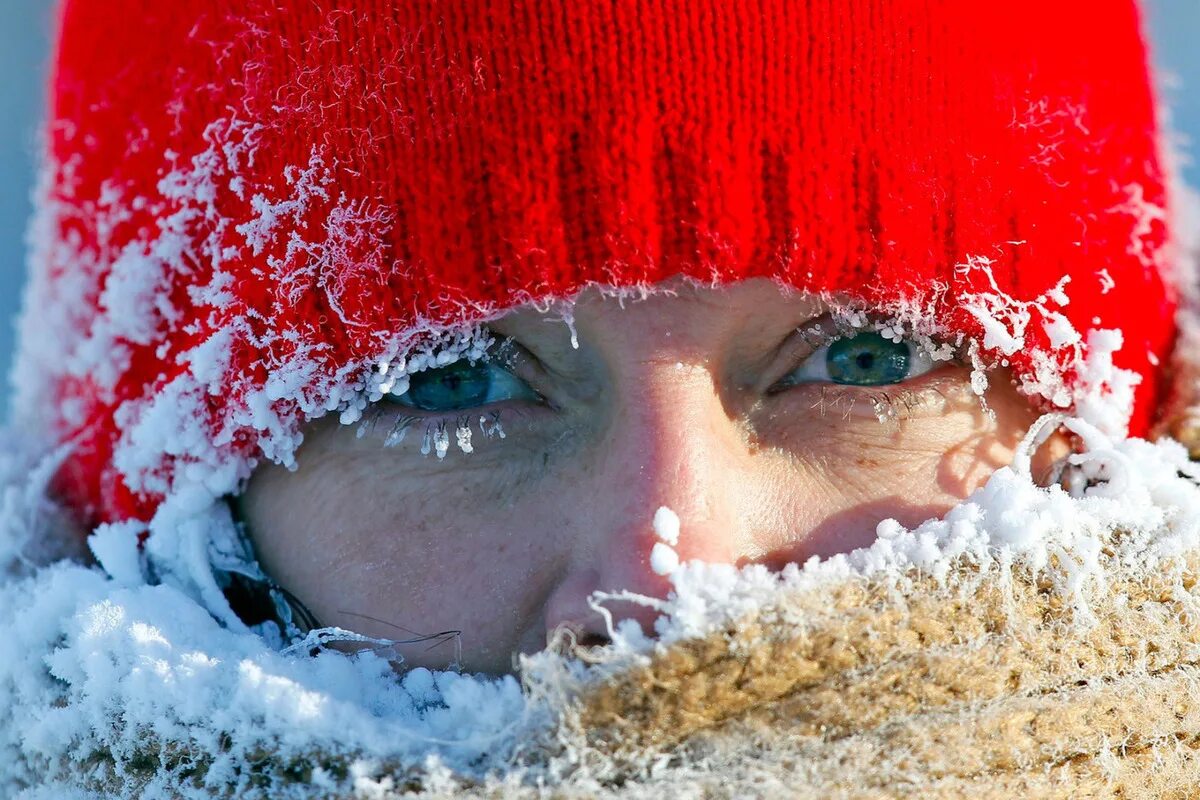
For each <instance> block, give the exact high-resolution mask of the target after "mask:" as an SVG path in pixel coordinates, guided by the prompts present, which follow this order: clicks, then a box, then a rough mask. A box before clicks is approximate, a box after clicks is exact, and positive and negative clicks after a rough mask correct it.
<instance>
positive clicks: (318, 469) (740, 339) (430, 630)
mask: <svg viewBox="0 0 1200 800" xmlns="http://www.w3.org/2000/svg"><path fill="white" fill-rule="evenodd" d="M574 325H575V330H576V332H577V338H578V348H575V347H573V346H572V341H571V331H570V330H569V329H568V327H567V326H566V325H564V324H562V323H561V322H560V321H558V320H557V319H551V318H549V317H547V316H545V315H543V314H540V313H538V312H537V311H533V310H523V311H518V312H515V313H512V314H510V315H508V316H506V317H504V318H502V319H501V320H499V321H498V322H496V323H494V324H493V325H491V326H490V327H491V329H492V331H493V332H494V334H495V338H496V339H497V347H496V353H495V355H494V356H493V357H492V358H491V359H490V360H488V361H487V362H486V363H485V362H479V363H476V364H475V365H473V366H472V365H470V364H468V363H467V362H466V361H461V362H458V363H457V364H455V365H452V366H450V367H443V368H441V369H438V370H430V371H426V372H422V373H417V374H416V375H414V376H412V382H411V385H410V388H409V389H408V391H407V393H406V394H405V395H403V396H400V397H393V398H386V399H384V400H383V401H380V402H379V403H377V404H375V406H374V407H373V408H372V409H371V410H370V411H369V412H368V413H369V416H368V418H367V419H366V421H365V422H364V424H363V425H362V426H344V425H340V424H339V423H338V422H337V420H336V419H335V418H331V417H326V418H324V419H322V420H319V421H318V422H316V423H314V424H313V426H312V428H311V429H310V430H309V431H308V433H307V436H306V441H305V444H304V446H303V447H302V448H301V451H300V453H299V455H298V462H299V469H298V470H297V471H295V472H289V471H287V470H286V469H283V468H281V467H276V466H273V465H268V466H263V467H261V468H260V469H259V470H258V471H257V472H256V473H255V475H254V476H253V478H252V480H251V481H250V484H249V486H248V487H247V490H246V492H245V494H244V496H243V498H242V513H243V514H244V517H245V519H246V521H247V523H248V526H249V529H250V531H251V532H252V536H253V539H254V542H255V546H256V548H257V551H258V554H259V557H260V559H261V561H262V564H263V566H264V568H265V569H266V570H267V572H268V573H269V574H271V575H272V576H273V578H274V579H275V580H277V581H278V582H279V583H280V584H281V585H282V586H283V587H284V588H286V589H288V590H289V591H290V592H291V593H292V594H294V595H295V596H296V597H297V598H298V599H299V600H300V601H301V602H303V603H304V605H305V606H306V607H307V608H308V609H309V610H310V611H312V612H313V614H314V615H315V616H316V617H317V618H318V619H319V620H320V621H321V623H322V624H325V625H337V626H340V627H343V628H349V629H352V630H355V631H358V632H360V633H364V634H369V635H372V636H377V637H381V638H391V639H403V638H411V637H412V636H414V635H416V634H434V633H439V632H443V631H452V630H453V631H461V636H460V638H459V646H460V647H461V662H460V663H461V665H462V666H463V667H464V668H465V669H468V670H473V671H485V672H506V671H508V670H510V669H511V667H512V664H513V658H514V653H517V652H529V651H534V650H537V649H540V648H542V647H544V646H545V645H546V642H547V635H548V634H549V633H550V632H552V631H553V630H554V629H555V628H557V627H558V626H567V627H569V628H572V629H573V630H574V631H575V632H576V634H577V635H578V636H579V638H581V639H582V640H584V641H591V642H597V641H602V640H603V638H604V635H605V627H604V624H603V621H602V619H601V618H600V617H598V616H597V615H596V614H595V613H594V612H593V611H592V610H591V608H590V607H589V605H588V602H587V599H588V596H589V595H590V594H591V593H592V592H595V591H597V590H604V591H614V590H621V589H627V590H632V591H634V592H638V593H642V594H647V595H653V596H660V597H661V596H663V595H664V594H665V592H666V591H667V590H668V588H669V584H668V582H667V579H666V578H665V577H663V576H661V575H659V574H657V573H656V572H655V571H654V570H653V569H651V566H650V552H651V549H652V547H653V545H654V543H655V541H656V537H655V531H654V528H653V525H652V519H653V516H654V513H655V511H656V510H657V509H658V508H659V507H660V506H667V507H669V508H670V509H671V510H673V511H674V512H675V513H676V514H677V515H678V517H679V519H680V521H681V528H682V534H681V536H680V540H679V544H678V546H677V547H676V548H675V549H676V550H677V552H678V554H679V556H680V558H681V559H682V560H685V561H686V560H689V559H701V560H704V561H709V562H727V563H733V564H746V563H751V562H761V563H764V564H767V565H769V566H772V567H782V566H783V565H784V564H786V563H788V562H793V561H798V562H802V561H804V560H806V559H807V558H809V557H810V556H813V555H818V556H828V555H832V554H835V553H839V552H845V551H849V550H852V549H854V548H856V547H859V546H862V545H866V544H869V543H870V542H871V541H872V540H873V539H874V536H875V527H876V523H878V522H879V521H880V520H882V519H884V518H887V517H894V518H895V519H897V520H899V521H900V522H901V523H903V524H905V525H908V526H914V525H916V524H918V523H920V522H922V521H923V520H925V519H927V518H929V517H932V516H936V515H939V514H941V513H944V512H945V511H946V510H948V509H949V508H950V507H951V506H952V505H953V504H954V503H955V502H957V501H958V500H960V499H962V498H963V497H965V496H966V495H967V494H968V493H970V492H971V491H972V490H973V489H975V488H976V487H977V486H979V485H980V484H981V483H982V482H983V481H984V480H985V479H986V478H987V477H988V475H990V474H991V473H992V472H993V471H994V470H995V469H996V468H997V467H999V466H1002V465H1005V464H1007V463H1008V462H1009V461H1010V459H1011V457H1012V455H1013V452H1014V448H1015V446H1016V445H1017V443H1018V442H1019V440H1020V438H1021V436H1022V435H1023V433H1024V432H1025V430H1026V428H1027V427H1028V425H1029V424H1030V423H1031V422H1032V421H1033V420H1034V419H1035V418H1036V414H1035V412H1034V411H1032V410H1031V409H1030V408H1029V406H1028V405H1027V403H1026V402H1025V400H1024V399H1023V398H1021V397H1020V396H1019V395H1018V394H1017V393H1016V391H1015V390H1014V389H1013V388H1012V387H1011V385H1009V384H1008V382H1007V381H1005V380H999V379H998V378H999V377H1000V376H993V381H992V383H993V386H994V388H993V389H992V390H990V391H989V393H988V396H987V402H988V405H989V406H990V408H991V409H992V410H993V412H994V415H989V414H988V413H987V411H986V410H985V409H984V408H983V406H982V404H981V403H980V401H979V398H977V397H976V396H975V395H973V394H972V392H971V390H970V388H969V370H968V369H967V368H965V367H963V366H962V365H961V364H960V363H959V362H957V361H948V362H947V361H942V362H933V361H930V360H929V359H928V357H927V356H925V355H924V352H923V350H922V348H921V347H920V346H918V345H915V344H910V343H907V342H904V341H901V342H899V343H894V342H891V341H889V340H888V339H885V338H884V337H882V336H880V335H878V334H875V333H867V334H863V335H860V336H858V337H844V338H842V339H841V340H839V341H835V342H833V343H832V344H830V343H829V342H830V339H831V338H832V337H834V336H836V335H837V334H835V333H834V326H833V325H832V324H831V322H830V320H829V318H828V317H827V316H825V309H824V307H823V306H822V305H821V304H820V303H819V302H818V301H816V300H813V299H809V298H806V297H803V296H795V295H794V296H790V297H789V296H785V295H784V294H782V293H781V292H780V291H779V290H778V289H777V288H776V287H775V285H774V284H772V283H770V282H767V281H747V282H744V283H740V284H736V285H733V286H730V287H727V288H722V289H692V288H684V289H680V290H679V291H678V293H677V294H675V295H668V294H659V295H654V296H651V297H649V298H648V299H645V300H639V301H636V302H629V301H626V302H624V303H622V302H620V301H619V300H616V299H612V298H602V297H600V296H598V295H594V296H585V297H584V298H583V299H581V300H580V301H579V302H578V303H577V304H576V305H575V308H574ZM818 325H820V326H821V328H822V329H823V331H824V332H825V334H824V335H823V336H822V335H819V334H815V333H814V332H813V331H814V329H815V327H816V326H818ZM867 330H869V328H868V329H867ZM880 412H884V413H890V414H891V415H892V416H893V419H891V420H884V421H881V419H880ZM460 425H463V426H469V428H470V429H471V431H472V435H471V439H470V443H469V445H468V449H470V450H471V452H464V450H463V448H461V447H460V446H458V442H457V436H456V430H457V429H458V428H459V427H460ZM440 427H444V429H445V431H446V434H447V435H448V438H449V447H448V449H446V450H445V451H444V457H441V458H439V457H438V454H437V453H438V451H437V447H436V439H437V438H439V437H438V435H437V434H438V431H439V428H440ZM501 431H502V432H503V436H501V435H500V432H501ZM401 432H406V433H405V436H404V438H403V439H402V441H400V442H399V443H396V441H395V440H396V439H398V438H399V434H400V433H401ZM488 432H490V433H491V435H490V436H489V435H488ZM360 434H361V435H360ZM430 440H434V441H432V442H431V441H430ZM431 449H432V452H430V450H431ZM423 450H424V451H426V454H423V452H422V451H423ZM609 607H610V609H611V610H612V611H613V613H614V616H616V617H618V618H620V617H622V616H635V617H638V618H639V619H640V621H641V622H642V623H643V625H646V626H648V625H649V620H648V619H646V618H645V615H646V614H647V612H646V611H645V609H642V608H640V607H638V606H635V605H633V604H620V603H610V604H609ZM402 652H403V654H404V657H405V660H406V664H408V665H410V666H413V665H425V666H435V667H436V666H445V665H446V664H447V663H448V662H449V661H451V660H453V658H454V647H452V646H451V645H449V644H444V645H442V646H437V647H433V648H430V647H429V644H428V643H425V644H414V645H410V646H408V647H407V648H405V649H404V650H403V651H402Z"/></svg>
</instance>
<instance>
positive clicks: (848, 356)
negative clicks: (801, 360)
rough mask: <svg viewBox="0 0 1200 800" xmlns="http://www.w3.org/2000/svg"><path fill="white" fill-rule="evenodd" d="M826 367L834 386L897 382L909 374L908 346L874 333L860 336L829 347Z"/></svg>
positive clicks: (842, 340) (839, 341)
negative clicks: (836, 384) (838, 384)
mask: <svg viewBox="0 0 1200 800" xmlns="http://www.w3.org/2000/svg"><path fill="white" fill-rule="evenodd" d="M826 368H827V369H828V370H829V377H830V379H831V380H833V382H834V383H841V384H849V385H852V386H881V385H884V384H889V383H899V382H900V381H903V380H904V379H905V378H907V377H908V374H909V371H910V369H909V345H908V344H907V343H906V342H892V341H889V340H887V339H884V338H883V337H882V336H880V335H879V334H878V333H860V334H857V335H855V336H850V337H847V338H845V339H839V340H838V341H836V342H833V343H832V344H831V345H830V346H829V351H828V354H827V355H826Z"/></svg>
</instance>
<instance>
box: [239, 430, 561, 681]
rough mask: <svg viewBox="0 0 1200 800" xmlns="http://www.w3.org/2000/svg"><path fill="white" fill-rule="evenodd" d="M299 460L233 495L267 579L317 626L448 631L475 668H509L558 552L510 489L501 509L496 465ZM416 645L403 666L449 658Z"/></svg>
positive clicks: (407, 634) (365, 457)
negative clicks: (295, 466)
mask: <svg viewBox="0 0 1200 800" xmlns="http://www.w3.org/2000/svg"><path fill="white" fill-rule="evenodd" d="M305 455H307V458H305V457H304V456H305ZM460 457H461V456H460ZM301 463H302V464H303V465H304V466H303V468H302V470H301V471H299V472H297V473H289V472H287V471H285V470H282V469H279V468H273V467H267V468H265V469H263V470H262V471H261V472H259V473H256V475H255V477H254V479H253V480H252V482H251V485H250V486H249V487H248V489H247V492H246V493H245V496H244V498H243V506H244V509H245V513H246V518H247V522H248V524H249V527H250V529H251V531H252V532H253V539H254V544H255V548H256V550H257V552H258V555H259V558H260V560H261V562H262V565H263V567H264V569H265V570H266V571H267V572H268V574H270V575H271V576H272V577H273V578H274V579H275V580H276V581H278V582H279V583H280V584H281V585H282V586H284V587H285V588H287V589H288V590H289V591H290V592H291V593H292V594H294V595H295V596H297V597H298V598H300V599H301V601H302V602H303V603H304V604H305V605H306V606H307V607H308V608H309V610H310V611H312V612H313V613H314V614H315V615H316V616H317V618H318V619H319V620H320V621H321V622H322V623H323V624H325V625H336V626H340V627H344V628H348V629H351V630H354V631H357V632H360V633H363V634H366V635H370V636H377V637H382V638H389V639H397V638H412V637H413V636H414V635H420V636H427V635H431V634H435V633H439V632H443V631H447V630H457V631H461V632H462V634H461V638H462V640H463V642H464V643H465V644H464V646H469V648H470V652H471V659H472V662H473V664H475V665H482V667H483V668H494V669H495V670H497V671H507V670H508V669H509V668H510V667H511V664H510V663H509V659H510V653H511V652H512V650H513V649H514V642H515V641H516V640H517V639H519V638H520V637H522V636H523V635H526V633H525V631H524V627H526V626H527V623H528V621H529V620H530V619H534V618H537V617H538V616H539V614H538V612H539V611H540V607H541V604H542V603H544V601H545V596H546V595H547V594H548V593H549V591H550V590H551V588H552V583H553V580H554V579H555V577H556V574H557V567H556V564H557V563H558V562H559V561H561V558H560V554H561V551H562V549H563V548H564V547H567V546H568V543H567V542H565V541H564V540H563V539H562V538H561V537H557V538H556V537H544V536H540V535H539V534H540V533H541V532H542V531H544V530H546V529H548V528H552V526H553V521H552V520H551V519H550V517H549V515H547V514H546V513H545V512H544V511H542V510H541V509H539V508H538V507H537V506H536V504H531V503H528V502H525V501H524V500H522V499H521V496H520V495H519V494H518V495H517V496H516V499H514V498H513V497H512V496H511V495H510V496H509V497H508V499H507V501H506V502H500V501H499V499H498V494H497V493H498V489H497V488H496V485H497V481H496V479H497V478H498V477H499V476H498V475H497V474H496V470H488V471H479V470H452V469H449V470H448V469H444V468H442V467H443V466H444V465H440V464H437V463H436V462H433V461H432V460H430V461H427V462H426V463H425V464H424V466H425V467H426V469H425V470H424V474H422V471H421V470H420V469H419V468H418V469H416V470H406V471H405V473H406V474H403V475H397V472H398V470H397V469H396V465H395V462H394V459H392V458H390V457H389V454H387V453H382V454H380V455H379V456H373V455H370V454H364V453H355V454H353V456H351V457H342V456H340V455H339V456H333V455H330V456H325V457H323V456H322V455H320V454H313V453H308V454H302V459H301ZM424 647H425V646H424V645H423V644H419V643H418V644H414V645H413V646H412V647H410V648H407V649H402V650H401V653H402V655H404V657H405V659H406V661H407V662H408V663H409V664H410V665H418V664H421V665H427V666H444V665H445V663H446V662H447V661H448V660H449V659H448V658H447V655H446V652H445V650H444V648H442V649H437V650H435V651H433V652H428V653H427V652H426V651H425V649H424ZM493 658H494V660H496V663H495V664H492V663H490V661H489V659H493Z"/></svg>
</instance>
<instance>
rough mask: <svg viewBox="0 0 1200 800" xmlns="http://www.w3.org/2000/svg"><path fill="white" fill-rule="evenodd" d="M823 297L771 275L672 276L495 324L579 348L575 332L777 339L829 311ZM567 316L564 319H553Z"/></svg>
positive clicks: (592, 292) (518, 312)
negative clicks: (721, 279)
mask: <svg viewBox="0 0 1200 800" xmlns="http://www.w3.org/2000/svg"><path fill="white" fill-rule="evenodd" d="M829 308H830V307H829V304H828V303H826V302H825V301H824V300H823V299H821V298H820V297H818V296H816V295H813V294H810V293H807V292H799V291H795V290H791V289H788V288H787V287H783V286H780V285H779V284H778V283H777V282H775V281H773V280H770V279H766V278H754V279H750V280H745V281H739V282H736V283H731V284H726V285H722V286H715V287H714V286H708V285H700V284H696V283H694V282H689V281H683V280H678V281H670V282H667V283H663V284H660V285H658V286H655V287H653V288H652V289H650V290H648V291H644V292H643V291H637V292H629V291H625V292H620V293H614V292H611V291H606V290H603V289H599V288H595V287H593V288H589V289H586V290H584V291H583V292H581V293H580V294H579V295H578V296H577V297H576V298H574V299H573V300H572V301H571V302H569V303H565V304H562V305H559V306H553V307H551V308H550V309H549V310H547V309H545V308H534V307H531V306H525V307H522V308H518V309H514V310H513V311H510V312H508V313H506V314H505V315H503V316H502V317H500V318H499V319H498V320H496V321H495V322H493V323H492V325H491V327H492V329H493V330H494V331H496V332H497V333H499V334H500V335H503V336H511V337H513V338H516V339H521V340H524V339H535V340H537V341H539V342H544V343H546V344H553V345H555V346H556V347H557V348H562V349H573V345H572V341H571V340H572V333H573V332H574V334H575V336H576V338H585V339H589V340H594V339H596V338H597V337H602V338H606V339H612V338H614V337H620V336H623V335H628V336H636V337H640V338H642V339H648V340H656V339H668V338H676V339H698V340H704V339H718V338H738V339H743V340H753V339H756V338H760V337H761V338H768V339H772V340H774V339H777V338H778V336H779V334H780V332H781V331H784V332H786V331H789V330H791V329H794V328H796V327H799V326H801V325H803V324H805V323H807V322H809V321H811V320H813V319H816V318H818V317H820V316H821V315H823V314H825V313H827V312H828V311H829ZM556 322H563V323H564V324H548V323H556Z"/></svg>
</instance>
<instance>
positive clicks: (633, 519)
mask: <svg viewBox="0 0 1200 800" xmlns="http://www.w3.org/2000/svg"><path fill="white" fill-rule="evenodd" d="M620 385H621V387H622V388H623V391H622V392H621V393H620V397H619V399H618V413H617V415H616V417H615V421H614V424H613V425H612V426H611V428H610V430H609V431H608V437H607V440H606V442H605V448H606V452H605V454H604V457H603V459H602V467H601V469H602V470H603V471H604V477H605V479H606V482H607V483H609V485H610V486H611V487H612V489H613V494H612V497H614V498H618V499H617V500H616V502H615V503H614V505H613V509H612V510H613V515H612V516H611V518H610V523H609V530H608V531H607V535H608V536H610V537H613V538H614V541H612V542H609V543H608V547H607V549H608V551H609V552H610V553H611V554H614V555H615V556H616V557H617V559H618V560H623V561H624V562H625V563H624V566H625V567H626V568H634V567H635V566H636V565H635V564H633V563H629V562H630V560H629V559H628V558H625V559H621V554H623V553H624V554H629V553H634V554H636V555H637V556H638V560H640V561H641V562H646V560H647V559H648V556H649V552H650V549H651V547H653V545H654V543H655V541H656V539H655V536H654V530H653V526H652V523H651V520H652V518H653V515H654V512H655V510H656V509H658V508H659V507H661V506H667V507H668V508H670V509H671V510H672V511H674V512H675V513H676V514H677V515H678V516H679V519H680V523H681V526H682V530H683V536H682V537H681V540H680V542H679V544H678V546H677V547H676V550H677V552H678V553H679V555H680V557H681V558H683V559H685V560H686V559H690V558H699V559H703V560H705V561H732V560H736V558H737V556H738V553H736V552H735V544H736V541H737V539H738V536H737V530H736V528H737V516H738V515H737V509H736V497H735V487H736V485H737V483H738V472H739V469H738V467H739V462H740V461H741V459H742V458H744V457H745V452H744V447H743V445H742V443H741V441H740V438H739V436H738V432H737V426H736V423H735V422H734V421H733V420H730V419H729V418H728V416H727V414H726V411H725V408H724V405H723V404H722V402H721V398H720V392H719V391H718V390H717V387H716V385H715V380H714V377H713V374H712V372H711V371H710V369H709V368H707V367H706V366H703V365H698V364H688V363H684V362H681V361H676V360H672V359H643V360H640V361H638V362H637V363H636V364H633V365H631V366H630V368H629V374H627V375H625V376H623V379H622V380H621V381H620Z"/></svg>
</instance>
